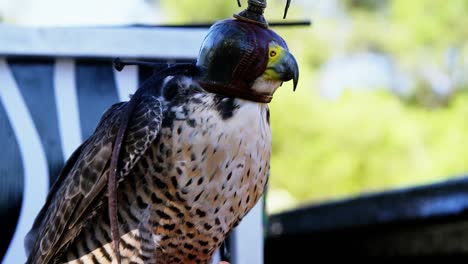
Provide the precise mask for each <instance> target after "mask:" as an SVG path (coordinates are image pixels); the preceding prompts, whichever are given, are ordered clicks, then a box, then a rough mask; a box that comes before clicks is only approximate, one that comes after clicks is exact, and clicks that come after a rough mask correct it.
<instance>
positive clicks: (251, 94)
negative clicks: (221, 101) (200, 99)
mask: <svg viewBox="0 0 468 264" xmlns="http://www.w3.org/2000/svg"><path fill="white" fill-rule="evenodd" d="M200 85H201V87H203V89H205V90H206V91H208V92H210V93H216V94H221V95H225V96H229V97H236V98H240V99H244V100H248V101H253V102H257V103H264V104H267V103H269V102H271V99H273V96H272V95H270V94H261V93H257V92H255V91H252V90H251V89H249V88H243V87H240V88H239V87H237V86H232V85H219V84H215V83H211V82H200Z"/></svg>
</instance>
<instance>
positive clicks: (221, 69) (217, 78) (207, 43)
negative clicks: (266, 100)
mask: <svg viewBox="0 0 468 264" xmlns="http://www.w3.org/2000/svg"><path fill="white" fill-rule="evenodd" d="M271 41H275V42H277V43H278V44H279V45H281V46H283V47H284V48H286V49H287V48H288V47H287V44H286V42H285V41H284V40H283V38H281V37H280V36H279V35H278V34H276V33H275V32H274V31H272V30H271V29H269V28H266V27H263V26H260V25H258V24H255V23H250V22H248V21H243V20H239V19H225V20H221V21H219V22H217V23H215V24H214V25H213V26H211V28H210V29H209V31H208V34H207V35H206V37H205V39H204V41H203V43H202V46H201V48H200V52H199V55H198V58H197V66H199V67H200V68H201V70H202V77H201V80H200V81H201V82H200V83H201V85H202V87H211V88H212V87H217V88H220V89H223V90H224V91H227V90H230V91H235V90H243V91H248V90H250V86H251V84H252V83H253V81H254V80H255V79H256V78H257V77H259V76H260V75H261V74H262V73H263V72H264V71H265V69H266V65H267V62H268V48H269V43H270V42H271Z"/></svg>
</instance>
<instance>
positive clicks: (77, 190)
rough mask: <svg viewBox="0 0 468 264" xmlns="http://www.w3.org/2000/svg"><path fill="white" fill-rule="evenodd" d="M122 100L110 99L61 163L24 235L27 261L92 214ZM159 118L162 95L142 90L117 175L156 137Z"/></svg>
mask: <svg viewBox="0 0 468 264" xmlns="http://www.w3.org/2000/svg"><path fill="white" fill-rule="evenodd" d="M127 105H128V103H119V104H115V105H113V106H112V107H111V108H110V109H109V110H108V111H107V112H106V113H105V114H104V115H103V117H102V118H101V121H100V122H99V125H98V126H97V128H96V130H95V132H94V133H93V135H91V137H90V138H88V140H86V141H85V142H84V143H83V144H82V145H81V146H80V147H79V148H78V149H77V150H76V151H75V152H74V153H73V155H72V156H71V157H70V159H69V160H68V161H67V163H66V164H65V166H64V168H63V170H62V172H61V174H60V176H59V178H58V179H57V181H56V183H55V184H54V186H53V187H52V189H51V191H50V193H49V195H48V197H47V201H46V204H45V205H44V207H43V208H42V210H41V212H40V213H39V215H38V216H37V218H36V220H35V222H34V225H33V228H32V229H31V231H30V232H29V234H28V236H27V238H26V247H27V251H29V252H28V253H30V255H29V259H28V263H48V262H49V261H50V260H52V259H53V257H54V256H55V255H56V254H57V253H58V252H59V251H60V249H62V247H63V246H64V245H66V244H67V243H68V242H69V241H70V240H71V239H73V238H74V237H75V236H76V234H77V233H78V232H79V230H80V228H81V226H82V225H83V223H85V222H86V221H87V220H89V219H90V218H91V217H93V216H94V214H95V211H96V210H94V209H95V208H92V206H96V203H95V198H96V197H97V196H100V195H103V194H105V192H106V188H105V187H106V185H107V177H108V175H109V163H110V159H111V154H112V147H113V144H114V141H115V137H116V134H117V131H118V129H119V124H120V121H121V119H122V118H123V115H124V113H125V111H126V108H127ZM161 122H162V105H161V101H160V100H159V99H158V98H157V97H155V96H148V95H143V96H141V99H140V101H139V103H138V105H137V106H136V108H135V109H134V111H133V114H132V117H131V119H130V121H129V124H128V127H127V132H126V138H125V140H124V142H123V145H122V153H121V155H120V157H121V161H119V172H118V176H119V179H120V180H123V179H124V177H125V176H126V175H127V174H128V172H129V171H130V170H131V168H132V167H133V166H134V165H135V163H136V162H137V161H138V160H139V158H140V157H141V156H142V155H143V153H144V152H145V151H146V149H147V148H148V146H149V145H150V144H151V142H152V141H153V140H154V139H155V138H156V136H157V134H158V132H159V129H160V127H161ZM93 202H94V203H93Z"/></svg>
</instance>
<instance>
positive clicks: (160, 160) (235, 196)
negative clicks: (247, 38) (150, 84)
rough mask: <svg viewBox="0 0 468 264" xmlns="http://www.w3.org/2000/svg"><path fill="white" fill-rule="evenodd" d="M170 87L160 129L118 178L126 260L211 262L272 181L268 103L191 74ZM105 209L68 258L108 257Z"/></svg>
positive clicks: (108, 260)
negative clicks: (212, 87) (207, 86)
mask: <svg viewBox="0 0 468 264" xmlns="http://www.w3.org/2000/svg"><path fill="white" fill-rule="evenodd" d="M174 87H179V88H178V91H173V90H172V88H174ZM165 91H166V92H165V95H166V97H170V98H168V100H167V101H166V103H165V105H164V109H163V112H164V115H163V116H164V119H163V122H162V128H161V130H160V132H159V135H158V137H157V138H156V140H155V141H154V142H153V144H152V145H151V146H150V148H149V149H148V150H147V152H146V153H145V155H144V156H143V157H142V158H141V159H140V160H139V161H138V163H137V164H136V165H135V167H134V168H133V170H132V171H131V172H130V174H129V175H128V177H127V178H128V179H127V180H126V181H125V182H123V183H122V184H121V186H119V195H118V201H119V210H118V217H119V223H120V234H121V235H122V237H121V241H122V243H121V254H122V257H123V263H126V262H128V263H130V262H132V261H133V262H134V263H207V262H208V261H209V260H210V259H211V257H212V254H213V253H214V251H215V250H216V249H217V248H218V247H219V246H220V244H221V243H222V241H223V240H224V239H225V237H226V235H227V234H228V233H229V232H230V231H231V230H232V228H233V227H234V226H235V225H237V224H238V223H239V221H240V220H241V219H242V218H243V217H244V216H245V215H246V214H247V213H248V211H249V210H250V209H251V208H252V207H253V206H254V205H255V203H256V202H257V201H258V199H259V198H260V197H261V195H262V193H263V190H264V187H265V185H266V183H267V178H268V173H269V166H270V164H269V160H270V155H271V132H270V127H269V124H268V118H269V114H268V106H267V105H266V104H258V103H253V102H248V101H244V100H239V99H233V98H227V97H223V96H219V95H215V94H211V93H206V92H205V91H203V90H201V89H200V88H198V87H197V86H196V85H194V84H192V83H191V81H190V80H188V79H174V80H171V81H169V82H168V83H166V85H165ZM102 212H103V213H101V214H100V215H99V216H98V217H96V218H95V219H93V220H92V221H91V222H90V224H88V225H87V226H86V227H85V228H84V230H83V232H81V234H80V236H81V238H82V239H76V240H75V241H76V242H75V243H72V244H71V245H70V247H69V249H71V250H68V252H69V253H68V254H67V255H66V260H67V261H72V260H74V259H77V257H78V256H80V257H81V259H82V260H84V259H85V258H87V259H91V260H93V259H95V260H98V261H100V263H103V262H106V261H107V262H111V260H112V259H113V257H114V252H113V250H112V247H111V244H110V241H111V237H110V233H109V219H108V216H107V213H106V212H107V211H106V209H104V210H102ZM87 252H88V253H89V254H86V253H87ZM83 256H84V257H83ZM77 262H79V261H77Z"/></svg>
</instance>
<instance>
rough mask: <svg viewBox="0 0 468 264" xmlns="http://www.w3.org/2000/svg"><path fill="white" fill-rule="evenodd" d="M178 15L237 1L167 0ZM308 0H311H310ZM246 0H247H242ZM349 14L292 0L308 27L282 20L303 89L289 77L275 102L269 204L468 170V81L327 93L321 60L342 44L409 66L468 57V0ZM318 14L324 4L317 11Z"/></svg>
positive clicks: (385, 5)
mask: <svg viewBox="0 0 468 264" xmlns="http://www.w3.org/2000/svg"><path fill="white" fill-rule="evenodd" d="M161 2H162V6H163V7H164V8H165V10H166V12H167V14H168V17H170V18H171V20H172V21H171V22H202V21H203V22H207V21H214V20H216V19H222V18H228V17H231V15H232V14H233V13H237V12H239V11H240V10H241V9H240V8H238V7H237V4H236V1H235V0H232V1H229V0H217V1H208V0H207V1H190V0H183V1H177V4H176V1H171V0H162V1H161ZM303 2H305V1H303ZM243 3H244V5H246V1H243ZM284 3H285V1H280V0H269V1H268V5H269V6H268V9H267V12H266V18H267V19H268V20H270V21H271V20H276V21H278V20H280V19H281V18H282V12H283V7H284ZM338 4H339V7H341V8H342V11H343V14H342V15H341V16H320V15H317V16H315V17H314V16H312V17H311V16H310V13H311V12H312V13H313V11H314V7H313V6H312V7H310V6H308V5H305V6H308V8H306V7H305V6H304V7H302V6H299V5H300V3H296V2H295V1H292V6H291V9H290V11H289V15H288V19H290V20H294V19H304V18H306V19H312V20H313V26H312V27H309V28H287V29H284V28H281V29H279V28H277V29H275V30H276V31H277V32H278V33H279V34H280V35H282V36H283V37H284V38H285V39H286V41H287V42H288V45H289V47H290V49H291V50H292V52H293V54H294V55H295V56H296V58H297V60H298V62H299V64H300V68H301V77H300V82H299V87H298V90H297V91H296V92H295V93H293V92H292V91H291V90H292V89H291V85H290V84H286V85H283V87H281V88H280V89H279V91H278V92H277V94H275V98H274V99H273V102H272V103H271V118H272V121H271V124H272V130H273V156H272V162H271V177H270V188H269V196H268V209H269V211H270V212H278V211H280V210H285V209H289V208H291V207H293V206H297V205H300V204H310V203H318V202H321V201H326V200H330V199H340V198H345V197H350V196H355V195H359V194H362V193H367V192H376V191H382V190H386V189H392V188H400V187H405V186H414V185H419V184H426V183H431V182H434V181H440V180H445V179H448V178H452V177H456V176H459V175H462V174H463V173H465V172H467V171H468V161H467V159H466V157H468V147H467V146H468V136H467V135H468V122H466V120H467V117H468V93H466V90H467V89H466V88H467V87H466V84H465V85H459V86H457V85H458V84H455V88H454V92H453V93H450V95H448V96H445V97H442V98H441V97H438V96H437V95H435V94H434V92H433V91H432V90H431V89H430V88H429V85H428V83H427V82H426V81H424V80H419V79H418V81H417V82H416V84H415V85H414V87H413V88H412V91H411V93H410V94H409V95H408V96H407V97H404V98H403V97H398V96H395V95H394V94H392V93H391V92H388V91H387V92H386V91H383V90H379V91H372V92H371V91H367V92H362V91H361V92H356V91H347V92H346V93H345V94H344V95H343V96H342V97H340V98H339V99H338V100H335V101H326V100H324V99H322V98H320V97H319V95H318V93H317V90H316V87H317V76H318V71H319V70H320V67H321V66H322V65H323V64H324V63H325V62H327V61H328V60H329V59H330V57H332V56H333V55H335V54H352V53H354V52H359V51H369V50H371V51H378V52H381V53H384V54H387V55H389V56H391V57H392V59H393V60H394V61H395V62H397V63H398V64H399V65H400V66H401V67H402V69H403V70H405V71H407V72H409V73H410V74H413V75H414V76H417V74H418V69H419V67H421V66H424V65H425V64H427V63H434V64H435V65H437V66H439V67H440V68H441V69H442V71H445V72H446V73H447V74H450V73H449V72H448V69H447V68H448V67H447V66H446V62H445V57H444V56H445V54H446V51H447V49H449V48H453V47H455V48H457V49H459V50H460V51H461V52H460V58H459V61H457V63H459V62H460V61H463V59H464V60H465V62H468V47H467V45H468V26H467V25H468V16H467V15H466V14H468V0H451V1H443V0H431V1H427V0H411V1H407V0H393V1H391V0H380V1H379V0H375V1H367V0H343V1H338ZM313 14H316V13H313Z"/></svg>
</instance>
